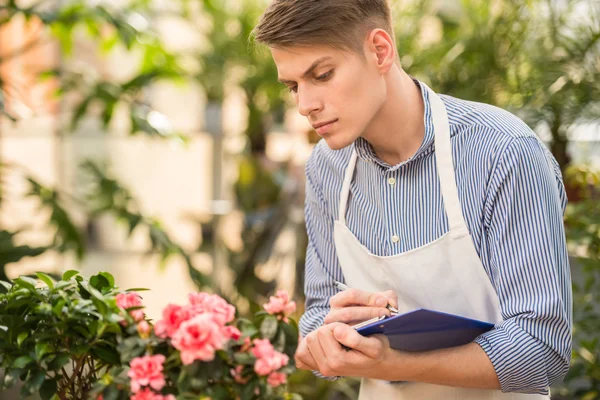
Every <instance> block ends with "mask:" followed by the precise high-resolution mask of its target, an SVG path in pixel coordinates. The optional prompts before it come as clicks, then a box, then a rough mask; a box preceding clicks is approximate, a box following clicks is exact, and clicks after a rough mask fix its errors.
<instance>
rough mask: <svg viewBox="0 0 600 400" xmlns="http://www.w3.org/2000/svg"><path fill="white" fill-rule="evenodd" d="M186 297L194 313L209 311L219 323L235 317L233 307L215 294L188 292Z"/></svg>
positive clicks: (229, 320) (223, 323) (224, 322)
mask: <svg viewBox="0 0 600 400" xmlns="http://www.w3.org/2000/svg"><path fill="white" fill-rule="evenodd" d="M188 298H189V300H190V305H191V308H192V310H193V313H194V314H204V313H211V314H213V315H214V318H215V320H216V321H217V322H218V323H219V324H221V325H225V324H226V323H228V322H231V321H233V319H234V318H235V307H234V306H232V305H231V304H229V303H227V302H226V301H225V300H224V299H223V298H222V297H220V296H218V295H216V294H208V293H190V294H189V296H188Z"/></svg>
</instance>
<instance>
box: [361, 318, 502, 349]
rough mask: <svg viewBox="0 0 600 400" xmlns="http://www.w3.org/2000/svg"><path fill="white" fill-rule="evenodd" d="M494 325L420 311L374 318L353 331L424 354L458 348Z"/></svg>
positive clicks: (391, 345)
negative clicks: (376, 336)
mask: <svg viewBox="0 0 600 400" xmlns="http://www.w3.org/2000/svg"><path fill="white" fill-rule="evenodd" d="M493 327H494V324H491V323H489V322H484V321H479V320H476V319H471V318H466V317H461V316H460V315H455V314H448V313H444V312H441V311H434V310H429V309H424V308H419V309H417V310H414V311H410V312H407V313H404V314H396V315H392V316H383V317H379V318H373V319H371V320H367V321H365V322H362V323H360V324H357V325H354V326H353V328H354V329H356V330H357V332H358V333H360V334H361V335H363V336H369V335H375V334H382V335H385V336H387V338H388V339H389V341H390V347H392V348H393V349H397V350H404V351H425V350H435V349H443V348H447V347H454V346H460V345H463V344H467V343H470V342H472V341H473V340H474V339H475V338H476V337H477V336H479V335H481V334H482V333H485V332H487V331H489V330H491V329H492V328H493Z"/></svg>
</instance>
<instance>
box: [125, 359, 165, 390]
mask: <svg viewBox="0 0 600 400" xmlns="http://www.w3.org/2000/svg"><path fill="white" fill-rule="evenodd" d="M164 362H165V356H163V355H162V354H158V355H155V356H144V357H137V358H134V359H133V360H131V363H130V364H129V365H130V367H131V368H130V369H129V372H128V373H127V376H129V378H131V391H132V392H133V393H136V392H138V391H139V390H140V388H141V386H148V385H150V387H152V389H154V390H161V389H162V388H163V387H164V386H165V377H164V376H163V373H162V371H163V363H164Z"/></svg>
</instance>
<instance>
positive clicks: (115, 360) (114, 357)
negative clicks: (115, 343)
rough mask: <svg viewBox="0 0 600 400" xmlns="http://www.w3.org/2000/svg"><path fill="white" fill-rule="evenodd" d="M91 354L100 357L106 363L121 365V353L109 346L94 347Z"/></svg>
mask: <svg viewBox="0 0 600 400" xmlns="http://www.w3.org/2000/svg"><path fill="white" fill-rule="evenodd" d="M91 352H92V354H93V355H94V356H95V357H98V358H99V359H101V360H102V361H104V362H107V363H109V364H112V365H119V364H121V358H120V357H119V353H118V352H117V350H116V349H115V348H114V347H111V346H108V345H100V346H94V347H93V348H92V350H91Z"/></svg>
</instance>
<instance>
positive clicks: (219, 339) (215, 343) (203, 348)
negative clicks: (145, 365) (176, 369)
mask: <svg viewBox="0 0 600 400" xmlns="http://www.w3.org/2000/svg"><path fill="white" fill-rule="evenodd" d="M221 329H222V327H221V326H220V325H219V324H218V323H217V322H216V321H215V320H214V318H213V315H212V314H210V313H207V314H200V315H196V316H195V317H193V318H192V319H190V320H189V321H185V322H183V323H182V324H181V326H180V327H179V329H178V330H177V332H175V334H174V335H173V338H172V341H171V343H172V344H173V347H175V348H176V349H178V350H180V351H181V362H183V364H185V365H189V364H192V363H193V362H194V361H195V360H202V361H212V360H213V359H214V358H215V352H216V351H217V350H219V349H222V348H223V345H224V344H225V342H226V340H227V338H226V337H225V336H224V335H223V332H222V330H221Z"/></svg>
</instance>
